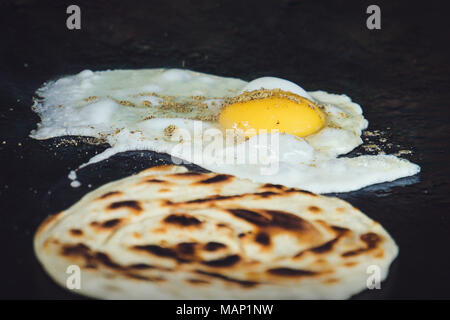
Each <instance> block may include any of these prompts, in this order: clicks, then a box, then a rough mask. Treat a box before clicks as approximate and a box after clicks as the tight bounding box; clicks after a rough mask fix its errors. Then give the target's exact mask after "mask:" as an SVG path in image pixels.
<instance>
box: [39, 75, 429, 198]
mask: <svg viewBox="0 0 450 320" xmlns="http://www.w3.org/2000/svg"><path fill="white" fill-rule="evenodd" d="M261 88H265V89H281V90H285V91H290V92H293V93H295V94H298V95H301V96H304V97H305V98H307V99H310V100H313V101H314V102H315V103H317V104H318V105H319V106H320V108H321V109H322V111H323V112H324V113H325V115H326V124H325V127H324V128H323V129H321V130H320V131H318V132H317V133H315V134H312V135H310V136H307V137H305V138H304V139H302V138H299V137H295V136H292V135H289V134H277V135H276V138H277V142H278V143H277V145H275V144H274V145H267V143H263V141H262V140H263V139H262V138H267V140H269V141H270V139H272V138H275V137H273V135H275V134H271V133H268V134H267V137H264V136H263V135H259V136H255V137H252V138H250V139H249V140H247V141H242V142H240V143H235V144H233V145H231V146H230V145H227V144H226V142H225V141H222V142H221V143H219V144H218V145H219V147H218V148H216V149H217V150H216V151H218V152H216V153H215V154H213V155H209V154H208V157H207V158H208V161H206V162H205V158H206V156H205V152H206V151H205V150H204V149H205V148H203V149H201V148H200V149H199V148H195V147H194V146H195V144H201V145H206V144H207V142H209V141H211V140H214V139H215V137H211V136H208V132H213V130H214V129H215V130H216V132H217V131H218V130H223V129H222V128H221V126H220V125H219V124H218V123H217V121H214V119H215V118H217V116H218V114H219V113H220V111H221V109H222V105H223V103H224V99H226V98H227V97H232V96H235V95H237V94H239V93H241V92H243V91H251V90H257V89H261ZM37 96H38V99H36V101H35V104H34V106H33V110H34V111H35V112H36V113H38V114H39V116H40V117H41V123H39V124H38V127H37V129H36V130H33V131H32V132H31V137H33V138H35V139H48V138H51V137H57V136H64V135H78V136H92V137H96V138H101V139H104V140H105V141H106V142H108V143H109V144H110V145H111V147H110V148H108V149H107V150H105V151H104V152H103V153H101V154H99V155H96V156H94V157H93V158H92V159H90V160H89V162H88V163H87V164H91V163H95V162H98V161H101V160H103V159H106V158H108V157H110V156H112V155H114V154H116V153H118V152H122V151H128V150H153V151H156V152H162V153H169V154H171V155H173V156H177V157H181V158H183V159H185V160H187V161H189V162H193V163H196V164H198V165H200V166H202V167H204V168H206V169H209V170H211V171H214V172H220V173H227V174H233V175H236V176H238V177H242V178H249V179H251V180H253V181H257V182H266V183H276V184H282V185H285V186H288V187H297V188H301V189H305V190H309V191H312V192H316V193H327V192H347V191H352V190H357V189H359V188H362V187H365V186H367V185H371V184H374V183H380V182H386V181H392V180H395V179H398V178H401V177H405V176H410V175H414V174H416V173H417V172H419V171H420V167H419V166H417V165H415V164H413V163H411V162H409V161H407V160H404V159H399V158H397V157H395V156H392V155H390V156H388V155H376V156H360V157H354V158H345V157H341V158H337V156H338V155H342V154H345V153H348V152H350V151H351V150H353V149H354V148H356V147H357V146H358V145H360V144H362V140H361V133H362V130H364V129H365V128H367V126H368V122H367V120H366V119H365V118H364V116H363V114H362V109H361V107H360V106H359V105H358V104H356V103H354V102H352V101H351V99H350V98H349V97H347V96H346V95H335V94H329V93H327V92H324V91H315V92H306V91H305V90H304V89H302V88H301V87H299V86H298V85H296V84H294V83H292V82H289V81H287V80H283V79H278V78H273V77H265V78H260V79H257V80H254V81H251V82H249V83H247V82H245V81H243V80H240V79H235V78H226V77H219V76H214V75H208V74H203V73H198V72H193V71H189V70H179V69H145V70H114V71H100V72H93V71H90V70H85V71H82V72H80V73H79V74H77V75H73V76H67V77H63V78H61V79H59V80H56V81H52V82H49V83H46V84H44V86H43V87H42V88H40V89H39V90H38V91H37ZM199 127H200V128H201V129H200V130H199V129H198V128H199ZM168 128H172V129H173V130H172V131H173V132H172V133H171V135H169V136H168V134H167V129H168ZM211 129H213V130H211ZM181 132H184V133H186V132H188V133H189V135H187V136H186V135H184V136H183V137H182V138H180V139H177V138H176V137H177V133H181ZM217 141H219V140H217ZM219 142H220V141H219ZM187 145H189V148H190V149H189V150H190V151H189V152H187V153H186V152H184V153H183V152H181V151H180V150H181V149H182V148H181V146H182V147H186V146H187ZM230 148H231V149H233V150H231V152H234V154H235V155H237V154H239V152H238V149H239V148H240V149H239V150H246V155H245V157H248V156H250V155H251V154H252V152H257V151H261V150H262V149H264V148H266V149H270V150H265V151H267V154H270V155H271V156H267V157H266V158H264V157H262V158H261V157H260V158H259V159H258V160H259V162H256V163H255V161H253V162H251V161H248V159H246V161H244V163H238V162H237V161H232V162H231V163H230V162H229V161H228V162H226V161H224V157H225V156H224V155H225V154H226V153H227V152H228V151H230ZM186 150H187V149H186V148H184V151H186ZM87 164H84V165H82V166H85V165H87ZM268 167H271V168H272V169H273V168H275V169H276V170H272V171H273V172H268V171H267V168H268ZM264 170H266V171H264ZM269 171H270V170H269Z"/></svg>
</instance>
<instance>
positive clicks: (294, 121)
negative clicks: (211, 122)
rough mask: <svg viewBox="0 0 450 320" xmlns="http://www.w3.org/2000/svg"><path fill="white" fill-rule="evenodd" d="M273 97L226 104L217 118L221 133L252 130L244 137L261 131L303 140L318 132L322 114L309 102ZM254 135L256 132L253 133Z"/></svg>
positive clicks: (322, 117) (284, 96) (289, 94)
mask: <svg viewBox="0 0 450 320" xmlns="http://www.w3.org/2000/svg"><path fill="white" fill-rule="evenodd" d="M279 92H280V91H278V94H277V93H275V94H273V95H270V96H268V97H265V98H262V99H258V98H256V99H250V100H248V101H245V100H246V99H242V101H240V100H239V99H237V102H235V103H231V104H228V105H227V106H225V108H224V109H223V110H222V112H221V114H220V116H219V123H220V124H221V125H222V126H223V127H224V128H225V129H242V130H244V132H245V131H247V130H248V129H255V130H254V131H253V132H252V131H248V132H246V133H245V135H246V136H247V137H249V136H252V135H254V134H258V133H259V130H261V129H265V130H267V132H270V131H271V130H273V129H278V130H279V131H280V132H281V133H289V134H292V135H296V136H299V137H306V136H308V135H310V134H313V133H315V132H317V131H318V130H320V129H321V128H322V127H323V125H324V122H325V116H324V114H323V113H322V112H321V111H320V110H319V108H318V107H317V106H316V105H315V104H314V103H313V102H311V101H310V100H308V99H306V98H303V97H300V96H297V95H294V94H291V93H288V92H283V94H279ZM255 131H256V132H255Z"/></svg>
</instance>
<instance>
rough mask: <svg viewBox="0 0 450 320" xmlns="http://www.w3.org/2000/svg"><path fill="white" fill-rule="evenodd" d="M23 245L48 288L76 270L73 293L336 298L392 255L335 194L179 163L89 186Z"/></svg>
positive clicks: (384, 237)
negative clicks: (30, 245)
mask: <svg viewBox="0 0 450 320" xmlns="http://www.w3.org/2000/svg"><path fill="white" fill-rule="evenodd" d="M34 247H35V252H36V255H37V257H38V259H39V261H40V262H41V263H42V265H43V267H44V268H45V270H46V271H47V272H48V274H49V275H50V276H51V277H52V278H53V279H54V280H55V281H56V282H57V283H59V284H60V285H62V286H63V287H66V281H67V279H68V277H69V276H70V275H69V274H68V273H66V271H67V268H68V266H70V265H77V266H79V267H80V269H81V288H80V289H79V290H76V291H75V292H77V293H81V294H83V295H87V296H90V297H95V298H104V299H345V298H349V297H350V296H352V295H354V294H356V293H358V292H359V291H362V290H364V289H365V288H366V286H367V279H368V278H369V276H370V275H371V274H369V273H368V269H367V268H368V267H369V266H371V265H375V266H377V267H378V268H379V269H378V268H376V269H377V270H379V271H380V279H381V280H383V279H384V278H385V277H386V276H387V273H388V269H389V265H390V264H391V262H392V261H393V260H394V259H395V257H396V256H397V252H398V248H397V246H396V244H395V242H394V241H393V240H392V238H391V237H390V236H389V234H388V233H387V232H386V231H385V230H384V229H383V227H382V226H381V225H380V224H379V223H377V222H375V221H373V220H371V219H370V218H368V217H367V216H366V215H364V214H363V213H362V212H360V211H359V210H358V209H356V208H354V207H352V206H351V205H350V204H349V203H347V202H345V201H343V200H340V199H338V198H333V197H325V196H320V195H316V194H313V193H310V192H307V191H302V190H299V189H293V188H286V187H283V186H280V185H271V184H258V183H254V182H251V181H249V180H243V179H239V178H236V177H234V176H230V175H224V174H216V173H200V172H190V171H187V169H186V168H184V167H180V166H161V167H154V168H150V169H147V170H145V171H142V172H140V173H139V174H136V175H133V176H130V177H127V178H124V179H121V180H118V181H114V182H111V183H108V184H106V185H104V186H102V187H100V188H98V189H96V190H94V191H92V192H90V193H89V194H87V195H86V196H84V197H83V198H82V199H81V200H80V201H79V202H77V203H76V204H74V205H73V206H72V207H70V208H69V209H67V210H65V211H62V212H60V213H58V214H56V215H53V216H50V217H49V218H47V219H46V220H45V221H44V222H43V223H42V224H41V226H40V227H39V229H38V230H37V232H36V235H35V239H34ZM371 272H373V271H371Z"/></svg>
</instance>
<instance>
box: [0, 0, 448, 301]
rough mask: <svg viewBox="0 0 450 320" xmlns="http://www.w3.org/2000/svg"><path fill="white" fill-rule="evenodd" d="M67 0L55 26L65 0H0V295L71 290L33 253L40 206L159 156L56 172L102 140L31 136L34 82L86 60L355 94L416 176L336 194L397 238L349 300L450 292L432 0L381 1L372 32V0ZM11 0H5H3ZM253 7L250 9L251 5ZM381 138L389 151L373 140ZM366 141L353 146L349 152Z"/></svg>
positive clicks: (68, 199) (444, 81) (56, 204)
mask: <svg viewBox="0 0 450 320" xmlns="http://www.w3.org/2000/svg"><path fill="white" fill-rule="evenodd" d="M168 2H169V1H152V2H151V3H150V2H149V1H118V0H114V1H77V4H78V5H79V6H80V7H81V13H82V21H81V30H78V31H70V30H68V29H67V28H66V18H67V16H68V15H67V14H66V13H65V12H66V8H67V5H69V4H70V3H66V4H65V3H64V1H58V3H57V4H55V3H56V1H48V0H45V1H42V0H41V1H37V0H36V1H34V0H15V1H10V2H9V4H5V3H4V2H2V4H0V9H1V10H0V11H1V13H0V15H1V17H0V28H1V29H0V30H1V36H0V37H1V47H2V49H1V50H0V58H1V61H2V63H1V64H0V102H1V104H0V161H1V164H2V166H1V168H2V173H1V175H0V219H1V221H0V234H1V236H0V237H1V238H2V241H1V243H2V247H1V252H2V256H1V261H2V263H1V265H0V271H1V272H0V275H1V276H0V277H2V278H3V279H1V287H0V288H1V289H0V297H1V298H80V297H79V296H77V295H74V294H72V293H69V292H67V291H65V290H63V289H61V288H59V287H58V286H57V285H56V284H54V283H53V282H52V281H51V280H50V278H49V277H48V276H47V275H46V274H45V273H44V271H43V270H42V269H41V267H40V265H39V263H38V262H37V260H36V259H35V257H34V254H33V248H32V238H33V234H34V231H35V229H36V228H37V226H38V225H39V223H40V222H41V221H42V220H43V219H44V218H45V217H46V216H47V215H48V214H52V213H56V212H57V211H59V210H62V209H64V208H67V207H68V206H70V205H71V204H73V203H74V202H76V201H77V200H78V199H79V198H80V197H81V196H82V195H83V194H85V193H87V192H89V191H90V190H92V189H93V188H95V187H97V186H100V185H101V184H103V183H105V182H107V181H111V180H115V179H117V178H121V177H125V176H127V175H130V174H132V173H136V172H138V171H140V170H142V169H144V168H146V167H149V166H152V165H156V164H162V163H169V162H170V157H169V156H167V155H161V154H157V153H154V152H148V151H135V152H126V153H121V154H118V155H116V156H114V157H112V158H111V159H109V160H106V161H103V162H101V163H98V164H95V165H92V166H88V167H86V168H84V169H83V170H80V172H79V174H78V177H79V180H80V181H81V183H82V186H81V187H79V188H72V187H70V185H69V184H70V180H69V179H67V174H68V173H69V171H70V170H72V169H75V168H77V166H78V165H80V164H81V163H84V162H86V161H87V160H88V159H89V158H90V157H92V156H93V155H94V154H95V153H97V152H100V151H102V150H104V149H105V148H106V147H107V146H106V145H96V146H94V145H90V144H87V143H85V142H84V141H83V139H79V138H77V137H74V138H75V141H76V144H77V145H75V144H67V143H65V144H61V141H62V140H63V139H61V138H57V139H50V140H46V141H36V140H33V139H30V138H29V137H28V134H29V132H30V131H31V130H32V129H34V128H35V126H36V123H37V122H38V121H39V119H38V117H37V116H36V115H35V114H33V113H32V112H31V110H30V106H31V104H32V100H31V99H32V97H33V93H34V91H35V90H36V89H37V88H38V87H39V86H40V85H41V84H42V83H43V82H44V81H46V80H49V79H53V78H57V77H60V76H63V75H67V74H73V73H78V72H79V71H81V70H83V69H92V70H104V69H116V68H153V67H178V68H181V67H182V66H185V67H186V68H188V69H192V70H196V71H200V72H206V73H212V74H216V75H221V76H233V77H238V78H242V79H244V80H251V79H254V78H257V77H261V76H268V75H270V76H277V77H281V78H285V79H289V80H291V81H293V82H296V83H298V84H300V85H301V86H303V87H304V88H305V89H307V90H325V91H328V92H333V93H345V94H347V95H349V96H350V97H351V98H352V99H353V100H354V101H356V102H357V103H359V104H361V106H362V107H363V110H364V115H365V117H366V118H367V119H368V120H369V130H370V131H374V130H380V131H381V136H378V137H372V136H367V137H366V138H368V139H369V141H367V142H366V144H371V143H375V144H378V145H380V146H381V148H382V149H383V150H384V151H386V152H387V153H395V152H397V151H399V150H412V151H413V153H412V154H411V155H405V156H403V157H406V158H408V159H410V160H411V161H413V162H415V163H418V164H419V165H421V167H422V172H421V173H420V174H419V175H418V176H415V177H410V178H405V179H401V180H398V181H395V182H393V183H386V184H380V185H376V186H372V187H368V188H365V189H363V190H360V191H357V192H350V193H346V194H336V195H337V196H338V197H341V198H343V199H345V200H348V201H349V202H351V203H352V204H353V205H354V206H356V207H358V208H360V209H361V210H362V211H363V212H365V213H366V214H367V215H368V216H369V217H371V218H373V219H375V220H377V221H379V222H380V223H381V224H382V225H383V226H384V227H385V228H386V229H387V230H388V232H390V233H391V235H392V237H393V238H394V239H395V240H396V242H397V244H398V245H399V247H400V255H399V257H398V258H397V259H396V261H395V262H394V264H393V266H392V267H391V273H390V275H389V278H388V280H387V281H386V282H384V283H383V284H382V290H378V291H376V290H374V291H370V292H369V291H367V292H364V293H363V294H360V295H358V296H357V297H356V298H391V299H395V298H450V294H449V291H448V287H449V285H450V274H449V271H448V270H450V254H449V250H448V243H450V213H449V209H448V207H449V200H448V193H449V192H448V191H449V182H448V179H449V178H448V177H449V174H450V169H449V167H450V165H449V160H450V157H449V155H450V152H449V147H450V143H449V138H450V134H449V126H448V121H449V116H450V106H449V101H450V80H449V77H448V75H449V74H450V67H449V66H450V64H449V57H450V46H449V43H448V26H447V22H446V19H444V18H445V16H444V14H445V12H446V8H444V6H443V3H444V2H442V3H439V2H434V1H428V2H427V6H426V7H424V4H423V3H422V2H420V3H418V4H411V2H406V1H405V2H404V3H402V2H396V4H393V3H392V1H390V2H389V1H386V2H384V1H378V2H377V4H378V5H379V6H380V7H381V14H382V21H381V23H382V25H381V27H382V28H381V30H374V31H371V30H368V29H367V28H366V18H367V17H368V15H367V14H366V13H365V12H366V8H367V6H368V5H369V4H371V3H369V2H364V1H363V2H361V1H358V2H356V4H350V3H349V2H348V1H334V2H333V3H330V4H327V5H325V4H323V5H322V4H319V3H315V2H308V3H303V2H301V1H295V0H292V1H291V0H284V1H279V2H274V3H273V4H261V3H260V1H252V2H251V3H249V2H245V3H244V1H242V3H241V2H237V3H234V4H233V5H231V4H228V3H225V2H224V1H217V2H214V1H206V0H205V1H203V0H202V1H193V0H192V1H181V0H180V1H171V2H170V4H169V3H168ZM7 3H8V1H7ZM249 8H251V9H249ZM380 138H387V140H388V141H387V142H390V143H393V146H392V147H391V148H389V147H388V146H387V145H386V143H384V144H383V143H380V142H379V139H380ZM357 152H365V151H364V150H363V149H362V148H358V149H357V150H355V151H354V152H352V154H353V155H354V154H357Z"/></svg>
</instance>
